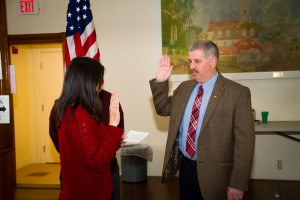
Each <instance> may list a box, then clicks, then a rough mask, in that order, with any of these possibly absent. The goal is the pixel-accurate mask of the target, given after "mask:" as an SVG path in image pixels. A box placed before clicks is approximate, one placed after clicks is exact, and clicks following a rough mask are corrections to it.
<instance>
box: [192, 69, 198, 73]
mask: <svg viewBox="0 0 300 200" xmlns="http://www.w3.org/2000/svg"><path fill="white" fill-rule="evenodd" d="M190 72H191V73H194V72H197V73H198V70H197V69H194V68H192V69H190Z"/></svg>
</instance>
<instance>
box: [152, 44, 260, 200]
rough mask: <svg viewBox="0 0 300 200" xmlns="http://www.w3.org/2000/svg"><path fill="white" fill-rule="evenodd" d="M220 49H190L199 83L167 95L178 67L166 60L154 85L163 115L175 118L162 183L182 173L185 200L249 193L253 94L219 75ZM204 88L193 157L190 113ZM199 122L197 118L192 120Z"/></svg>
mask: <svg viewBox="0 0 300 200" xmlns="http://www.w3.org/2000/svg"><path fill="white" fill-rule="evenodd" d="M218 59H219V51H218V47H217V46H216V45H215V44H214V43H213V42H211V41H207V40H201V41H198V42H196V43H194V44H193V45H192V46H191V47H190V49H189V63H190V71H191V75H192V76H193V78H194V80H188V81H184V82H182V83H181V84H180V85H179V86H178V87H177V88H176V89H175V90H174V92H173V95H171V96H168V92H169V85H168V78H169V77H170V75H171V71H172V68H173V66H172V65H171V63H170V58H169V57H168V56H167V55H164V56H163V57H162V58H161V60H160V66H159V68H158V70H157V72H156V78H155V79H152V80H150V87H151V90H152V95H153V102H154V106H155V109H156V112H157V114H158V115H161V116H170V124H169V133H168V139H167V144H166V150H165V158H164V165H163V173H162V182H163V183H164V182H165V181H167V180H169V179H170V178H172V177H173V176H174V175H175V174H176V172H177V170H179V197H180V200H184V199H186V200H191V199H195V200H196V199H197V200H199V199H205V200H225V199H228V200H235V199H242V198H243V195H244V191H246V190H247V188H248V182H249V176H250V172H251V167H252V159H253V153H254V144H255V130H254V122H253V116H252V108H251V94H250V90H249V89H248V88H247V87H245V86H242V85H240V84H238V83H236V82H233V81H231V80H229V79H226V78H224V77H223V76H222V75H221V74H220V73H218V72H217V70H216V66H217V62H218ZM200 86H201V88H203V95H201V98H200V101H199V102H200V103H198V104H200V108H199V107H198V111H199V113H200V114H199V117H198V114H197V118H198V119H197V118H194V119H196V121H197V123H196V127H195V126H194V128H195V130H196V136H195V139H194V140H195V141H193V142H190V139H188V143H193V145H194V146H193V147H192V149H194V150H195V152H194V154H192V155H190V154H189V153H188V152H187V151H186V149H187V148H188V146H189V145H190V144H188V143H187V137H189V136H188V135H189V132H190V129H189V126H190V121H191V113H192V108H193V105H194V101H195V98H196V96H197V93H198V90H199V89H198V88H199V87H200ZM193 117H194V116H193Z"/></svg>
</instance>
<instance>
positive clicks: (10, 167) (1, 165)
mask: <svg viewBox="0 0 300 200" xmlns="http://www.w3.org/2000/svg"><path fill="white" fill-rule="evenodd" d="M0 10H1V12H0V27H1V28H0V51H1V64H2V80H0V95H9V100H10V124H0V200H13V199H14V188H15V185H16V159H15V138H14V120H13V119H14V118H13V106H12V105H13V104H12V102H13V101H12V95H11V94H10V84H9V81H10V77H9V60H10V59H9V48H8V43H7V22H6V6H5V0H0Z"/></svg>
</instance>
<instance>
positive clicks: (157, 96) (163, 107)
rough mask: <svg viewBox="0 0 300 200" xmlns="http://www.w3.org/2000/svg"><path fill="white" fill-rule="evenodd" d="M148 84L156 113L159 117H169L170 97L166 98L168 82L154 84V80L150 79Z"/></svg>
mask: <svg viewBox="0 0 300 200" xmlns="http://www.w3.org/2000/svg"><path fill="white" fill-rule="evenodd" d="M149 83H150V88H151V92H152V96H153V103H154V107H155V110H156V113H157V114H158V115H160V116H170V114H171V109H172V96H170V97H168V93H169V84H168V81H164V82H156V81H155V79H152V80H150V81H149Z"/></svg>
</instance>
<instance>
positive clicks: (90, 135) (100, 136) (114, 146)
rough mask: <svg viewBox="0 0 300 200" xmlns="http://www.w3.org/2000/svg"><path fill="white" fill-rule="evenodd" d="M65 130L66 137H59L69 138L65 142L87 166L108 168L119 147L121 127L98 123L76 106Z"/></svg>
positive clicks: (100, 169)
mask: <svg viewBox="0 0 300 200" xmlns="http://www.w3.org/2000/svg"><path fill="white" fill-rule="evenodd" d="M65 117H66V118H68V117H69V118H70V115H69V114H68V113H66V115H65V116H64V118H65ZM61 128H62V127H61ZM62 130H64V129H62ZM66 130H67V131H66V132H65V133H63V134H66V138H64V137H60V139H61V138H63V139H65V140H69V141H67V143H69V144H70V145H71V146H73V149H74V150H75V153H76V154H77V156H78V157H79V158H80V160H82V162H83V163H85V164H86V165H87V167H88V168H90V169H92V170H94V171H97V172H103V171H105V170H107V169H108V168H109V163H110V161H111V160H112V159H113V157H114V156H115V153H116V151H117V150H118V148H119V145H120V140H121V136H122V134H123V129H121V128H118V127H114V126H110V125H107V126H105V125H103V124H102V123H100V125H99V124H98V123H97V122H96V121H95V120H94V119H93V118H92V117H91V116H90V115H89V113H88V112H87V111H86V110H84V109H83V108H81V107H78V108H77V109H76V110H75V112H74V117H73V119H72V120H70V124H68V128H67V129H66ZM59 134H61V133H59ZM61 142H63V141H60V143H61Z"/></svg>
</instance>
